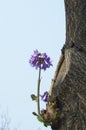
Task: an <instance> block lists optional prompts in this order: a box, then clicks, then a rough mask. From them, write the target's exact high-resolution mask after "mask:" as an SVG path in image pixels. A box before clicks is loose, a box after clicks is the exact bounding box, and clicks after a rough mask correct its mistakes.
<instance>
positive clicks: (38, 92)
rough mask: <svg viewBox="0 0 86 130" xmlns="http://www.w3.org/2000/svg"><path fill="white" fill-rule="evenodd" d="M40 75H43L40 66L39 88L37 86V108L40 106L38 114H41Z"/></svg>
mask: <svg viewBox="0 0 86 130" xmlns="http://www.w3.org/2000/svg"><path fill="white" fill-rule="evenodd" d="M40 76H41V69H40V68H39V75H38V86H37V87H38V88H37V96H38V101H37V108H38V115H40V99H39V96H40V81H41V79H40Z"/></svg>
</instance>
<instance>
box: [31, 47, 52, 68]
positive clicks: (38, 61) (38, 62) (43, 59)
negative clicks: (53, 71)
mask: <svg viewBox="0 0 86 130" xmlns="http://www.w3.org/2000/svg"><path fill="white" fill-rule="evenodd" d="M29 63H30V64H31V65H32V67H35V68H36V69H38V68H40V69H43V70H46V69H47V68H49V67H50V66H52V62H51V59H50V57H48V56H47V54H46V53H40V52H39V51H38V50H35V51H34V54H33V55H32V56H31V58H30V60H29Z"/></svg>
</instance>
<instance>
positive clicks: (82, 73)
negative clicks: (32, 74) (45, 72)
mask: <svg viewBox="0 0 86 130" xmlns="http://www.w3.org/2000/svg"><path fill="white" fill-rule="evenodd" d="M65 12H66V13H65V14H66V42H65V49H64V54H63V55H64V60H63V62H62V64H61V67H60V70H59V73H58V75H57V77H56V81H55V83H54V88H53V89H52V92H51V97H58V101H57V106H58V108H59V109H60V116H59V118H58V122H56V123H55V124H54V123H53V125H52V130H86V0H65Z"/></svg>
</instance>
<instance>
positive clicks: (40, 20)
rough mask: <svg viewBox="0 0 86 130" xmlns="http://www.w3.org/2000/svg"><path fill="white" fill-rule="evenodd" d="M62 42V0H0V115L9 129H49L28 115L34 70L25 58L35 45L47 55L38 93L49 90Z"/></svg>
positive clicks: (34, 75) (35, 71) (33, 90)
mask: <svg viewBox="0 0 86 130" xmlns="http://www.w3.org/2000/svg"><path fill="white" fill-rule="evenodd" d="M64 43H65V10H64V1H63V0H60V1H58V0H0V115H1V114H2V113H6V115H7V116H8V118H10V121H11V122H10V127H11V130H14V128H16V127H17V130H46V129H47V130H50V127H48V128H45V127H44V126H43V125H42V124H41V123H40V122H38V121H37V119H36V118H35V117H34V116H33V115H32V112H33V111H35V112H36V111H37V110H36V103H35V102H32V100H31V98H30V95H31V94H32V93H36V88H37V77H38V71H37V70H35V68H32V67H31V66H30V65H29V63H28V61H29V58H30V56H31V55H32V54H33V50H35V49H38V50H39V51H40V52H46V53H47V54H48V55H49V56H50V57H51V59H52V63H53V67H51V68H50V69H47V70H46V71H45V72H44V71H43V72H42V82H41V93H43V92H44V91H46V90H47V91H49V89H50V85H51V80H52V78H53V75H54V72H55V68H56V64H57V62H58V60H59V57H60V54H61V48H62V46H63V44H64ZM42 108H45V103H41V109H42Z"/></svg>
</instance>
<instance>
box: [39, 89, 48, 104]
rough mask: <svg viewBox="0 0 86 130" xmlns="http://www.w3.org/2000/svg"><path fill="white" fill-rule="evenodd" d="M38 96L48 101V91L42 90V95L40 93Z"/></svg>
mask: <svg viewBox="0 0 86 130" xmlns="http://www.w3.org/2000/svg"><path fill="white" fill-rule="evenodd" d="M40 97H41V100H43V101H44V102H48V99H49V94H48V92H47V91H46V92H44V94H43V95H40Z"/></svg>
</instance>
